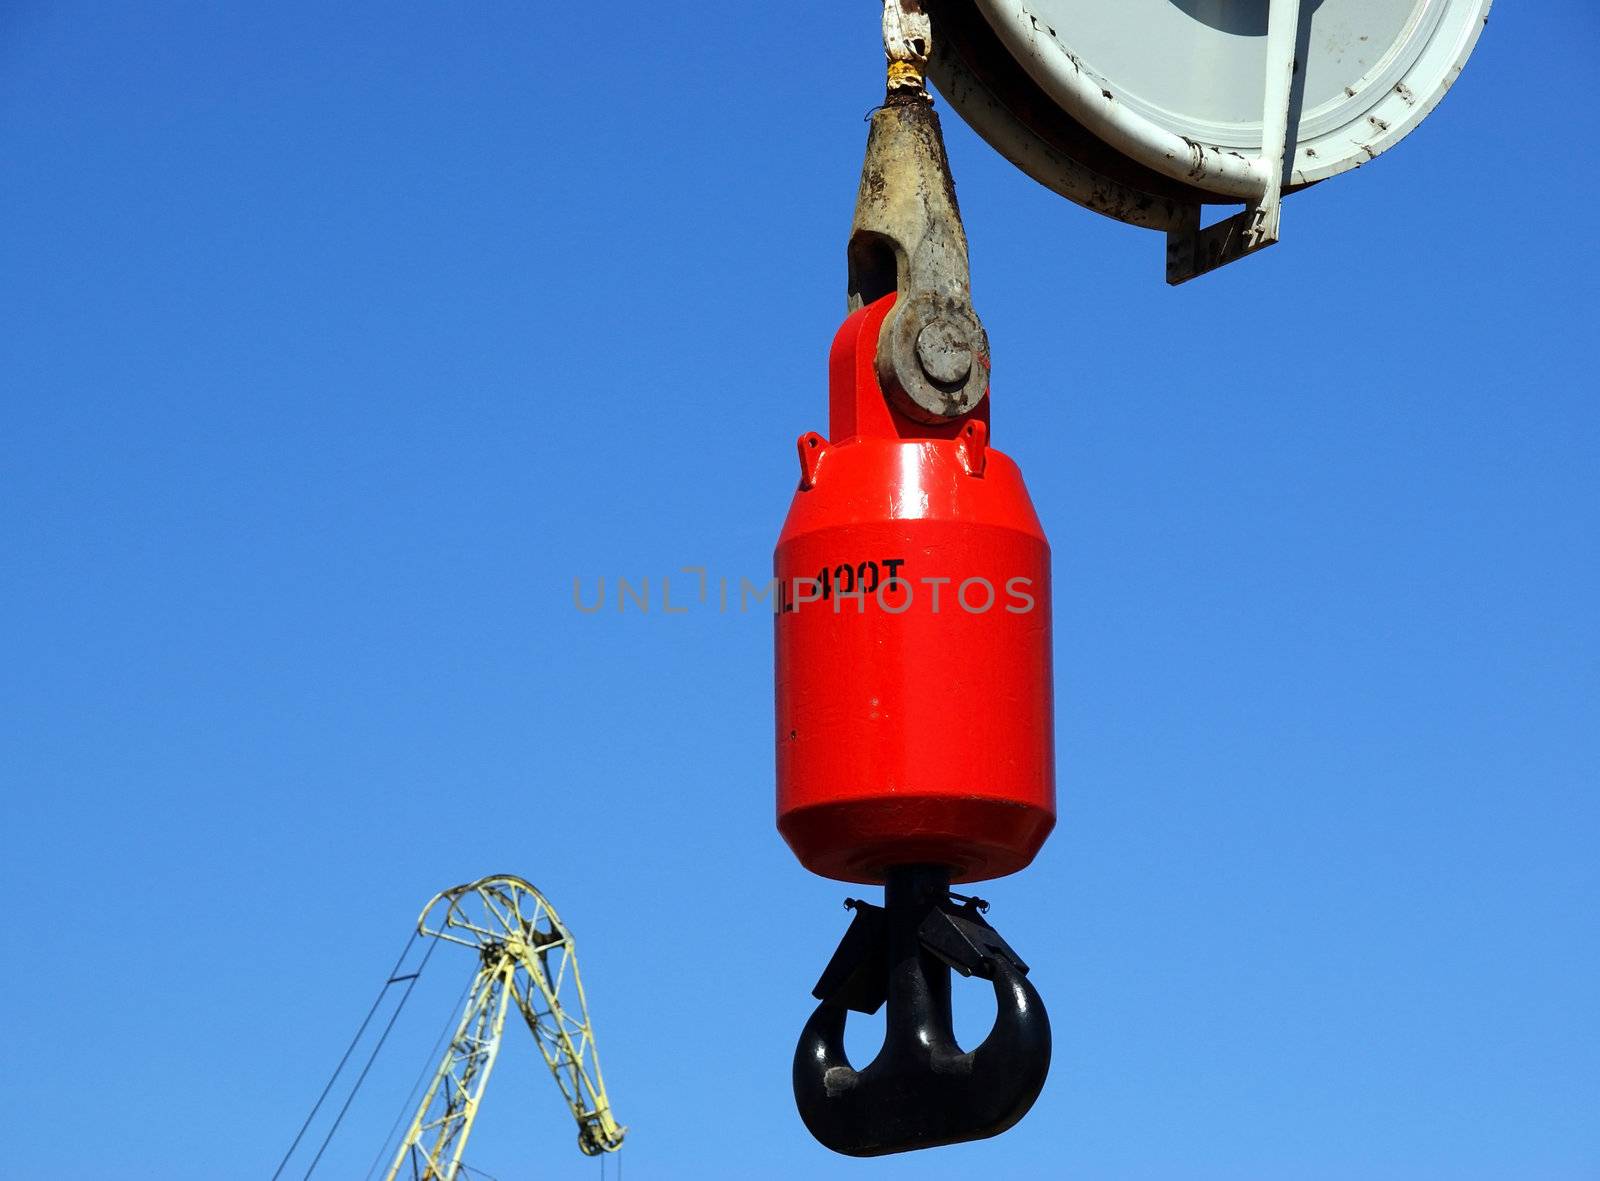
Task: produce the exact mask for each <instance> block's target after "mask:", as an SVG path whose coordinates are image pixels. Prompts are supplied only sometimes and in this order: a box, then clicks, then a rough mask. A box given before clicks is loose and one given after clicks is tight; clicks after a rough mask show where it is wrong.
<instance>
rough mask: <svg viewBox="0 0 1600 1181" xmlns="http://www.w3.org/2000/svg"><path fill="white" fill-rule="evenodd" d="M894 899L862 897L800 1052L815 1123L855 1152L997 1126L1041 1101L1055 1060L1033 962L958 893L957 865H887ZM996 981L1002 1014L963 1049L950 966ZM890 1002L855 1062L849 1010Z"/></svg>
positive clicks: (804, 1099)
mask: <svg viewBox="0 0 1600 1181" xmlns="http://www.w3.org/2000/svg"><path fill="white" fill-rule="evenodd" d="M883 895H884V905H883V906H882V907H877V906H872V905H870V904H869V903H866V902H860V901H857V900H854V899H852V900H851V901H849V902H847V903H846V904H845V905H846V906H849V907H850V908H851V909H852V910H854V911H855V917H854V919H852V920H851V923H850V928H849V930H847V931H846V932H845V936H844V939H843V941H842V942H841V943H840V944H839V949H838V950H837V951H836V952H834V954H833V959H832V960H830V961H829V962H828V966H827V968H826V969H825V970H824V971H823V973H822V979H821V980H819V981H818V982H817V987H816V988H815V989H813V990H812V995H814V996H816V997H817V998H818V999H819V1000H820V1001H821V1002H822V1004H820V1005H818V1006H817V1009H816V1012H814V1013H812V1014H811V1019H810V1020H809V1021H807V1022H806V1025H805V1029H804V1030H803V1031H802V1032H801V1034H800V1044H799V1045H798V1046H797V1047H796V1048H795V1053H794V1097H795V1103H796V1105H797V1106H798V1107H799V1109H800V1118H801V1119H802V1120H804V1121H805V1125H806V1127H807V1128H808V1129H809V1130H810V1132H811V1134H812V1135H813V1136H815V1137H816V1138H817V1139H818V1140H819V1141H821V1142H822V1144H824V1145H825V1146H827V1147H828V1148H831V1149H833V1150H834V1151H835V1152H842V1153H845V1154H846V1155H848V1156H882V1155H883V1154H885V1153H890V1152H907V1151H909V1150H911V1149H915V1148H932V1147H934V1146H936V1145H940V1144H955V1143H958V1142H960V1141H963V1140H981V1139H983V1138H985V1137H987V1136H998V1135H999V1134H1000V1133H1001V1132H1004V1131H1005V1130H1006V1129H1007V1128H1009V1127H1011V1126H1012V1125H1013V1124H1015V1123H1016V1122H1017V1121H1018V1120H1020V1119H1021V1118H1022V1117H1023V1116H1024V1115H1026V1114H1027V1113H1028V1109H1029V1108H1030V1107H1032V1106H1033V1101H1034V1100H1035V1099H1036V1098H1038V1096H1039V1091H1040V1089H1041V1088H1042V1087H1043V1086H1044V1080H1045V1075H1046V1074H1048V1073H1049V1070H1050V1019H1049V1017H1048V1016H1046V1014H1045V1011H1044V1004H1043V1002H1042V1001H1040V999H1039V994H1038V993H1037V992H1036V991H1034V987H1033V985H1032V984H1030V983H1029V982H1028V980H1027V971H1028V966H1027V965H1026V964H1025V963H1023V962H1022V960H1021V959H1019V958H1018V957H1017V954H1016V952H1014V951H1012V950H1011V947H1010V946H1009V945H1008V944H1007V943H1006V941H1005V940H1004V939H1002V938H1001V937H1000V935H999V933H998V932H996V931H995V929H994V928H993V927H991V926H990V925H989V924H988V923H987V922H985V921H984V919H983V917H982V915H981V914H980V911H981V910H982V909H984V908H985V907H986V905H987V904H986V903H983V902H982V901H981V900H979V899H976V898H968V899H963V900H960V901H957V900H954V899H953V898H952V896H951V894H950V874H949V871H947V870H945V869H941V868H938V867H931V866H900V867H895V868H892V869H890V870H889V871H888V873H887V875H886V878H885V881H884V889H883ZM952 968H954V969H955V970H956V971H957V972H960V973H961V974H962V975H963V976H972V975H977V976H981V977H983V978H984V979H986V980H989V981H990V982H991V983H992V984H993V985H994V995H995V1001H996V1003H997V1006H998V1010H999V1011H998V1013H997V1014H996V1016H995V1023H994V1028H993V1030H991V1031H990V1033H989V1036H988V1037H987V1038H985V1039H984V1041H983V1044H982V1045H980V1046H979V1047H978V1048H977V1049H975V1050H972V1051H970V1052H966V1053H963V1052H962V1050H961V1047H960V1046H958V1045H957V1044H956V1040H955V1032H954V1030H953V1029H952V1027H951V1018H950V969H952ZM885 1001H887V1002H888V1006H889V1008H888V1013H887V1015H886V1018H885V1025H886V1030H885V1036H884V1042H883V1049H882V1050H880V1051H879V1052H878V1056H877V1057H876V1058H874V1059H873V1060H872V1062H871V1064H870V1065H868V1066H866V1067H865V1068H863V1069H861V1070H856V1069H854V1068H853V1067H851V1065H850V1060H849V1058H848V1057H846V1055H845V1050H844V1026H845V1019H846V1015H847V1013H848V1011H850V1010H854V1011H856V1012H858V1013H875V1012H877V1011H878V1009H879V1008H880V1007H881V1006H882V1005H883V1004H884V1002H885Z"/></svg>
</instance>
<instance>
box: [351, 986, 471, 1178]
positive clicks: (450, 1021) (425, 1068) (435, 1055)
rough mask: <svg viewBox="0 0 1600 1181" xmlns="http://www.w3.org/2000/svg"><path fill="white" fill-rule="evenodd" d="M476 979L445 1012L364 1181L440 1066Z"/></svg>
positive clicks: (386, 1157) (385, 1152)
mask: <svg viewBox="0 0 1600 1181" xmlns="http://www.w3.org/2000/svg"><path fill="white" fill-rule="evenodd" d="M476 979H477V977H476V976H468V977H467V982H466V984H465V985H463V986H462V989H461V995H460V996H458V997H456V1003H455V1004H454V1005H453V1006H451V1008H450V1011H449V1012H448V1013H447V1014H445V1019H444V1028H442V1029H441V1030H439V1036H438V1038H436V1039H435V1040H434V1043H433V1049H431V1050H429V1051H428V1057H427V1058H426V1059H425V1060H424V1061H423V1063H422V1069H421V1070H420V1071H418V1072H417V1081H416V1082H414V1083H412V1084H411V1090H410V1091H409V1092H408V1093H407V1095H406V1097H405V1101H404V1102H402V1103H401V1104H400V1114H399V1115H397V1116H395V1117H394V1123H392V1124H390V1125H389V1134H388V1135H386V1136H385V1137H384V1138H383V1143H382V1144H380V1145H379V1146H378V1155H377V1156H375V1157H373V1158H372V1163H371V1164H370V1165H368V1166H367V1172H366V1176H365V1177H363V1178H362V1181H372V1177H373V1175H374V1174H376V1173H377V1171H378V1169H379V1168H380V1167H381V1166H382V1164H383V1162H384V1161H385V1160H386V1159H388V1156H389V1145H390V1144H392V1143H394V1134H395V1133H396V1132H397V1131H399V1130H400V1123H401V1121H402V1120H404V1119H405V1118H406V1116H407V1115H409V1114H412V1109H411V1105H412V1104H413V1103H415V1102H416V1099H417V1093H418V1092H419V1091H421V1090H422V1084H423V1083H424V1082H426V1081H427V1079H428V1076H429V1075H430V1074H431V1073H433V1071H434V1070H436V1069H437V1068H438V1064H439V1048H440V1047H441V1046H443V1045H444V1040H445V1038H447V1037H449V1036H450V1034H451V1032H452V1031H453V1030H454V1029H455V1027H456V1022H457V1019H458V1015H459V1013H460V1011H461V1002H463V1001H464V1000H466V999H467V993H468V992H470V991H471V990H472V984H473V981H474V980H476Z"/></svg>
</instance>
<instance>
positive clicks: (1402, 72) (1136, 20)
mask: <svg viewBox="0 0 1600 1181" xmlns="http://www.w3.org/2000/svg"><path fill="white" fill-rule="evenodd" d="M1285 2H1286V0H1114V2H1110V0H976V3H977V6H978V8H979V10H980V11H981V12H982V14H983V16H984V17H985V19H986V20H987V22H988V23H989V25H990V26H991V27H992V28H993V30H994V32H995V33H996V34H997V36H998V38H999V40H1000V42H1001V44H1002V45H1003V46H1004V47H1005V49H1006V51H1007V52H1008V53H1009V54H1010V55H1011V56H1012V57H1013V58H1014V59H1015V60H1016V61H1017V62H1018V63H1019V65H1020V66H1021V67H1022V68H1023V69H1024V70H1025V71H1026V72H1027V74H1028V75H1029V76H1030V77H1031V78H1032V80H1033V81H1034V83H1036V84H1037V85H1038V86H1039V87H1040V89H1042V90H1043V91H1044V92H1045V94H1046V95H1047V96H1049V97H1050V98H1051V99H1052V100H1053V101H1054V102H1056V103H1057V104H1058V105H1059V106H1060V107H1061V108H1062V109H1063V110H1065V111H1066V112H1067V113H1068V114H1070V115H1071V116H1072V117H1073V118H1075V119H1077V120H1078V121H1079V122H1080V123H1082V124H1083V125H1084V126H1086V127H1087V128H1088V129H1089V130H1090V131H1092V132H1093V133H1094V134H1095V135H1097V136H1099V137H1100V138H1101V139H1103V140H1105V141H1106V142H1107V143H1108V144H1110V145H1111V146H1112V147H1113V148H1115V149H1116V150H1117V151H1119V152H1120V153H1122V154H1123V155H1125V156H1126V157H1128V158H1129V159H1131V160H1134V161H1136V162H1137V163H1139V164H1142V165H1144V166H1145V167H1148V168H1150V169H1153V170H1154V171H1156V172H1159V173H1161V174H1163V175H1165V176H1167V177H1170V178H1172V179H1173V180H1177V181H1181V182H1183V183H1186V184H1189V185H1193V186H1195V187H1197V188H1200V189H1203V190H1205V191H1206V192H1208V193H1211V194H1215V195H1216V196H1217V199H1218V200H1219V201H1228V200H1234V201H1245V202H1248V203H1250V204H1252V205H1257V204H1259V203H1260V202H1261V200H1262V198H1263V197H1264V196H1265V195H1266V191H1267V187H1268V185H1269V184H1270V182H1271V180H1272V179H1273V173H1275V172H1276V171H1277V170H1276V169H1275V168H1272V167H1270V166H1269V165H1267V164H1266V163H1264V159H1267V158H1272V157H1273V156H1274V155H1275V153H1274V152H1273V151H1272V147H1273V146H1274V144H1275V141H1276V134H1275V132H1276V127H1275V126H1271V125H1269V124H1270V119H1269V120H1263V118H1262V113H1263V111H1264V110H1266V109H1267V108H1268V107H1269V106H1273V107H1275V106H1276V105H1277V104H1276V102H1275V101H1274V98H1273V97H1269V94H1268V90H1267V87H1268V86H1269V85H1271V86H1272V87H1273V88H1274V89H1276V87H1277V84H1278V82H1279V79H1280V77H1281V76H1280V75H1279V74H1278V72H1277V71H1276V70H1275V69H1273V68H1272V67H1273V62H1272V61H1271V60H1269V54H1271V56H1272V58H1276V59H1279V60H1281V57H1282V46H1281V44H1280V39H1279V38H1277V37H1274V36H1273V35H1272V34H1273V32H1274V31H1281V30H1282V29H1284V28H1288V27H1292V26H1293V25H1298V26H1299V28H1298V35H1297V36H1293V37H1292V48H1293V56H1294V57H1295V58H1298V59H1299V62H1300V66H1301V69H1300V70H1298V71H1297V72H1296V74H1295V78H1294V86H1293V87H1292V88H1291V90H1290V93H1289V95H1288V98H1289V99H1290V102H1289V103H1287V104H1285V107H1286V108H1287V110H1288V118H1287V123H1286V129H1287V131H1288V140H1289V144H1288V146H1292V149H1293V153H1292V157H1291V159H1290V168H1289V173H1288V177H1287V180H1288V182H1289V183H1291V184H1304V183H1308V182H1311V181H1316V180H1321V179H1324V178H1326V177H1329V176H1333V175H1335V174H1337V173H1340V172H1343V171H1345V170H1347V169H1350V168H1354V167H1356V166H1358V165H1360V164H1363V163H1365V162H1366V161H1367V160H1370V159H1372V158H1373V157H1375V156H1377V155H1378V154H1379V153H1380V152H1382V151H1384V150H1385V149H1387V148H1389V147H1391V146H1393V145H1394V144H1395V143H1396V142H1398V141H1399V140H1400V139H1401V138H1402V137H1403V136H1404V135H1406V133H1408V132H1409V131H1411V130H1412V129H1413V128H1414V127H1415V126H1416V125H1417V124H1418V123H1420V122H1421V121H1422V119H1423V117H1424V116H1426V115H1427V113H1428V112H1429V111H1430V110H1432V108H1433V106H1434V105H1435V104H1436V103H1437V102H1438V101H1439V99H1440V98H1441V97H1442V96H1443V95H1444V92H1445V91H1446V90H1447V89H1449V87H1450V84H1451V83H1452V82H1454V81H1455V78H1456V76H1457V75H1458V74H1459V73H1460V70H1461V67H1462V64H1463V63H1464V62H1465V61H1466V58H1467V56H1468V54H1470V53H1471V51H1472V47H1473V45H1474V44H1475V43H1476V42H1477V38H1478V33H1479V31H1480V30H1481V29H1482V27H1483V22H1484V20H1485V18H1486V16H1487V14H1488V11H1489V6H1490V3H1491V0H1287V3H1289V4H1290V5H1291V6H1292V7H1295V8H1297V10H1298V11H1297V13H1296V14H1295V15H1297V16H1298V20H1297V21H1283V20H1280V19H1278V15H1279V13H1278V10H1279V9H1281V7H1282V6H1283V5H1284V4H1285ZM1269 16H1271V17H1272V19H1269ZM1269 43H1271V44H1270V45H1269ZM1269 79H1270V81H1269ZM1274 97H1275V96H1274ZM1284 154H1287V152H1285V153H1283V154H1278V156H1277V158H1279V159H1281V158H1282V155H1284Z"/></svg>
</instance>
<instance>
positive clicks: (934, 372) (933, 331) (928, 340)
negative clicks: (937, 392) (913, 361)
mask: <svg viewBox="0 0 1600 1181" xmlns="http://www.w3.org/2000/svg"><path fill="white" fill-rule="evenodd" d="M917 361H918V362H919V363H920V364H921V365H922V371H923V372H924V373H926V374H927V375H928V377H929V378H931V379H932V380H933V381H936V382H938V383H939V384H940V385H960V384H962V383H963V382H964V381H966V380H967V377H968V376H969V375H970V374H971V373H972V342H971V341H970V340H969V339H968V337H967V333H966V330H965V329H964V328H962V327H961V325H959V324H954V323H951V322H950V321H949V320H935V321H933V322H932V323H931V324H928V325H926V326H924V327H923V329H922V331H921V332H919V333H917Z"/></svg>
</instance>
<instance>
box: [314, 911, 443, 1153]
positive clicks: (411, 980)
mask: <svg viewBox="0 0 1600 1181" xmlns="http://www.w3.org/2000/svg"><path fill="white" fill-rule="evenodd" d="M438 946H439V941H438V940H437V939H435V940H433V941H431V942H430V943H429V944H428V950H427V951H425V952H423V953H422V962H421V963H419V964H418V965H417V970H416V971H415V972H413V973H411V974H410V975H409V976H392V977H391V978H390V979H389V980H388V981H387V982H385V984H384V987H385V988H388V987H389V985H390V984H395V983H398V982H399V981H401V980H405V981H406V990H405V991H404V992H403V993H401V994H400V1003H399V1004H397V1005H395V1007H394V1012H393V1013H390V1014H389V1021H388V1024H386V1025H385V1026H384V1027H383V1032H382V1033H381V1034H379V1035H378V1041H377V1044H376V1045H374V1046H373V1047H372V1053H370V1054H368V1055H367V1061H366V1065H364V1066H363V1067H362V1068H361V1073H360V1074H359V1075H357V1076H356V1082H355V1086H353V1087H351V1088H350V1093H349V1094H348V1095H346V1096H345V1100H344V1106H343V1107H341V1108H339V1114H338V1115H336V1116H334V1117H333V1126H332V1127H330V1128H329V1129H328V1134H327V1135H326V1136H324V1137H323V1138H322V1145H321V1147H319V1148H318V1149H317V1155H316V1156H314V1157H312V1158H311V1163H310V1164H309V1165H308V1166H306V1171H305V1177H304V1178H302V1181H306V1179H307V1178H309V1177H310V1176H311V1174H312V1173H314V1172H315V1171H316V1168H317V1163H318V1162H319V1161H320V1160H322V1154H323V1153H324V1152H326V1151H328V1145H329V1144H330V1143H331V1142H332V1141H333V1136H334V1133H335V1132H337V1131H338V1130H339V1125H340V1124H342V1123H343V1122H344V1117H345V1114H346V1113H347V1112H348V1111H349V1110H350V1104H351V1103H353V1102H355V1097H356V1092H358V1091H360V1090H361V1084H362V1083H364V1082H366V1081H367V1072H368V1071H370V1070H371V1069H372V1064H373V1062H375V1061H376V1060H377V1057H378V1051H379V1050H381V1049H383V1043H384V1042H386V1041H388V1040H389V1034H390V1032H391V1031H392V1030H393V1029H394V1023H395V1022H396V1021H397V1020H398V1019H399V1017H400V1011H401V1010H402V1009H404V1008H405V1007H406V1001H408V1000H410V999H411V990H412V989H414V988H416V986H417V979H418V977H420V976H421V975H422V970H423V969H424V968H426V967H427V966H428V961H429V960H430V959H431V958H433V952H434V949H435V948H436V947H438Z"/></svg>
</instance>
